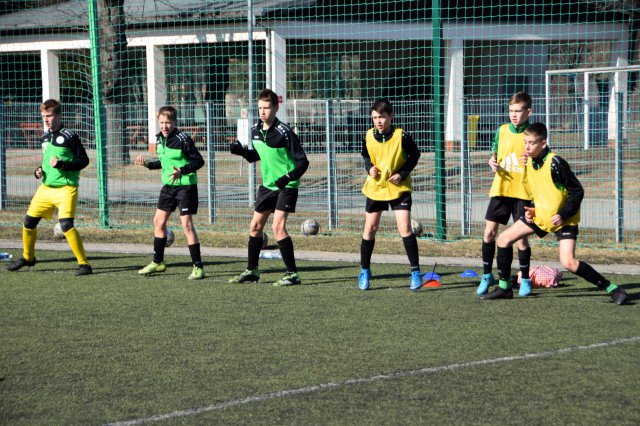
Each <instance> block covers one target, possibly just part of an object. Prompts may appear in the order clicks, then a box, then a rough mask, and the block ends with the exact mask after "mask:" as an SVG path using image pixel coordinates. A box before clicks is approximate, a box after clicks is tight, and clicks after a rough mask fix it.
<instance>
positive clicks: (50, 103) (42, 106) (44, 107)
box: [40, 99, 62, 115]
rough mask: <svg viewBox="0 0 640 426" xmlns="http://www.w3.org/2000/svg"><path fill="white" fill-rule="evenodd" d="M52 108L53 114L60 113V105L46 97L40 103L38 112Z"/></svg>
mask: <svg viewBox="0 0 640 426" xmlns="http://www.w3.org/2000/svg"><path fill="white" fill-rule="evenodd" d="M48 110H53V113H54V114H55V115H60V114H62V105H61V104H60V102H58V101H57V100H55V99H47V100H46V101H44V102H43V103H41V104H40V112H44V111H48Z"/></svg>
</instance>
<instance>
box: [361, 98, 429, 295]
mask: <svg viewBox="0 0 640 426" xmlns="http://www.w3.org/2000/svg"><path fill="white" fill-rule="evenodd" d="M370 112H371V119H372V121H373V128H371V129H369V131H367V134H366V136H365V138H364V142H363V144H362V158H363V159H364V168H365V171H366V173H367V178H366V180H365V183H364V186H363V187H362V193H363V194H364V195H365V197H366V206H365V212H366V213H365V222H364V231H363V233H362V241H361V243H360V266H361V270H360V275H359V276H358V287H359V288H360V289H361V290H367V289H369V284H370V283H369V281H370V280H371V255H372V254H373V248H374V246H375V242H376V239H375V238H376V232H377V231H378V227H379V226H380V218H381V217H382V212H383V211H385V210H388V209H389V208H391V209H392V210H393V211H394V213H395V216H396V224H397V226H398V232H399V233H400V236H401V237H402V243H403V245H404V249H405V251H406V253H407V257H408V258H409V263H410V265H411V280H410V284H409V288H410V289H411V290H413V291H416V290H419V289H420V287H422V274H421V273H420V255H419V253H418V240H417V239H416V236H415V235H414V234H413V231H412V229H411V204H412V199H411V191H412V186H411V176H410V173H411V171H412V170H413V169H414V168H415V166H416V165H417V164H418V159H419V158H420V150H419V149H418V146H417V145H416V143H415V142H414V140H413V138H412V137H411V135H409V134H408V133H407V132H405V131H403V130H402V129H401V128H399V127H395V126H393V125H392V121H393V106H392V105H391V103H390V102H389V101H388V100H387V99H378V100H376V101H375V102H374V103H373V105H372V106H371V109H370Z"/></svg>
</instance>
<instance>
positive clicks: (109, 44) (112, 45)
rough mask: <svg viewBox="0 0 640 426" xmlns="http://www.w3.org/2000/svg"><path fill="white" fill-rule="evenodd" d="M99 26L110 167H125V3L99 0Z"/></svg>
mask: <svg viewBox="0 0 640 426" xmlns="http://www.w3.org/2000/svg"><path fill="white" fill-rule="evenodd" d="M98 26H99V28H100V66H101V69H102V96H103V99H104V104H105V109H106V112H107V123H106V124H107V144H106V145H107V152H108V155H109V165H123V164H128V163H129V162H130V161H131V160H130V158H129V141H128V139H127V132H126V125H125V123H126V105H127V103H128V99H127V98H128V97H127V90H126V84H127V81H128V69H127V63H128V62H127V59H128V52H127V36H126V27H125V15H124V0H98Z"/></svg>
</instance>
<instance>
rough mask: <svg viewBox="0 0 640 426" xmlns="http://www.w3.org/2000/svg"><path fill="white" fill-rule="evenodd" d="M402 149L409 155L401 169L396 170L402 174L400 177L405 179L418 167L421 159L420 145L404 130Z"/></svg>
mask: <svg viewBox="0 0 640 426" xmlns="http://www.w3.org/2000/svg"><path fill="white" fill-rule="evenodd" d="M402 150H403V151H404V153H405V155H406V156H407V161H406V162H405V163H404V164H403V165H402V167H400V169H399V170H397V171H396V173H398V174H400V177H401V178H402V179H404V178H406V177H407V176H409V173H411V171H412V170H413V169H414V168H415V167H416V165H417V164H418V160H419V159H420V150H419V149H418V145H416V143H415V141H414V140H413V138H412V137H411V135H410V134H408V133H406V132H402Z"/></svg>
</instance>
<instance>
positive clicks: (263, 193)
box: [254, 185, 298, 213]
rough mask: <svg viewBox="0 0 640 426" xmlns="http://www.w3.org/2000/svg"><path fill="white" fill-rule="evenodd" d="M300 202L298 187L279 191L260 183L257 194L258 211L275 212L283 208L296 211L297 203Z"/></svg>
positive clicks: (256, 209)
mask: <svg viewBox="0 0 640 426" xmlns="http://www.w3.org/2000/svg"><path fill="white" fill-rule="evenodd" d="M297 202H298V188H284V189H281V190H279V191H272V190H270V189H269V188H265V187H264V186H262V185H260V187H259V188H258V193H257V194H256V206H255V208H254V210H255V211H257V212H260V213H262V212H273V211H275V210H282V211H284V212H287V213H295V212H296V203H297Z"/></svg>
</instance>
